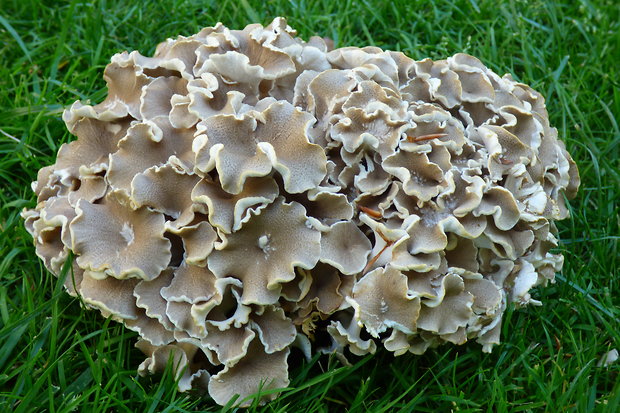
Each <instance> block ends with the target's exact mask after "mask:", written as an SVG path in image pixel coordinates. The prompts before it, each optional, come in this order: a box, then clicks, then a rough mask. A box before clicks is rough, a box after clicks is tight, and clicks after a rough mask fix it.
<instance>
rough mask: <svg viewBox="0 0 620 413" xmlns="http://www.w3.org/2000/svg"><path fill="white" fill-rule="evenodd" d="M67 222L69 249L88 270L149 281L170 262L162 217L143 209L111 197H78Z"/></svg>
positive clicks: (121, 277) (168, 244)
mask: <svg viewBox="0 0 620 413" xmlns="http://www.w3.org/2000/svg"><path fill="white" fill-rule="evenodd" d="M76 211H77V216H76V217H75V219H73V221H72V222H71V225H70V229H71V238H72V240H73V245H72V249H73V252H74V253H75V254H76V255H77V258H76V261H77V263H78V265H79V266H80V267H81V268H83V269H85V270H88V271H93V272H100V273H104V274H105V275H108V276H111V277H115V278H119V279H125V278H140V279H145V280H152V279H154V278H155V277H157V276H158V275H159V274H160V273H161V272H162V271H163V270H164V269H165V268H166V267H167V266H168V263H169V262H170V257H171V253H170V241H169V240H168V239H166V238H165V237H164V216H163V215H162V214H160V213H156V212H153V211H150V210H148V209H146V208H141V209H138V210H135V211H134V210H132V209H131V208H129V207H128V206H125V205H123V204H121V203H120V202H119V201H118V200H116V199H115V198H114V197H111V196H109V197H107V198H106V202H105V203H104V204H91V203H90V202H87V201H84V200H80V202H78V204H77V206H76Z"/></svg>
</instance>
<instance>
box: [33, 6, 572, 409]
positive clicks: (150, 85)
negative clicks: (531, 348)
mask: <svg viewBox="0 0 620 413" xmlns="http://www.w3.org/2000/svg"><path fill="white" fill-rule="evenodd" d="M295 34H296V33H295V31H294V30H293V29H291V28H290V27H289V26H287V24H286V22H285V20H284V19H282V18H277V19H275V20H274V21H273V22H272V23H271V24H270V25H269V26H267V27H263V26H261V25H257V24H253V25H249V26H247V27H246V28H245V29H244V30H229V29H228V28H226V27H224V26H223V25H222V24H219V23H218V24H217V25H216V26H215V27H211V28H206V29H203V30H202V31H200V32H199V33H198V34H196V35H193V36H190V37H179V38H177V39H176V40H171V39H169V40H167V41H166V42H164V43H162V44H160V45H159V46H158V47H157V49H156V52H155V55H154V57H145V56H142V55H140V54H139V53H138V52H131V53H127V52H123V53H119V54H117V55H115V56H114V57H113V58H112V62H111V63H110V64H109V65H108V67H107V68H106V70H105V72H104V78H105V80H106V82H107V85H108V90H109V94H108V97H107V98H106V99H105V100H104V101H103V102H102V103H100V104H98V105H94V106H91V105H87V104H84V103H81V102H79V101H78V102H76V103H74V104H73V105H72V106H71V107H70V108H69V109H67V110H66V111H65V113H64V115H63V119H64V120H65V122H66V124H67V127H68V129H69V130H70V131H71V133H72V134H74V135H76V136H77V139H76V140H75V141H73V142H71V143H68V144H65V145H63V146H62V147H61V148H60V150H59V152H58V158H57V161H56V163H55V164H54V165H52V166H48V167H45V168H43V169H41V171H39V174H38V177H37V181H36V182H34V183H33V189H34V191H35V192H36V194H37V202H38V204H37V206H36V208H35V209H32V210H26V211H24V212H23V216H24V218H25V220H26V227H27V229H28V231H29V232H30V233H31V234H32V236H33V237H34V241H35V247H36V253H37V255H38V256H39V257H41V259H42V260H43V261H44V263H45V265H46V266H47V268H49V270H50V271H52V272H53V273H54V274H57V275H58V274H60V272H61V269H62V264H63V262H64V261H65V260H66V259H67V257H68V256H69V252H70V251H71V252H72V253H73V254H74V255H75V261H74V263H73V266H72V269H71V274H70V275H69V276H68V278H67V281H65V286H66V288H67V291H68V292H69V293H70V294H73V295H75V294H81V296H82V297H83V298H84V301H85V302H86V303H87V304H88V305H90V306H92V307H94V308H97V309H99V310H100V311H101V312H102V313H103V314H104V315H105V316H111V317H113V318H114V319H115V320H118V321H120V322H122V323H124V324H125V325H126V326H127V327H128V328H130V329H132V330H135V331H137V332H138V333H139V334H140V336H141V341H140V342H139V343H138V347H139V348H140V349H141V350H142V351H143V352H144V353H145V354H147V356H148V359H147V360H146V361H145V362H144V363H142V364H141V365H140V367H139V371H140V373H141V374H143V373H149V372H150V373H152V372H157V371H161V370H162V369H163V368H164V367H165V366H166V363H167V360H168V359H169V357H173V361H174V364H175V368H176V372H177V375H178V378H179V380H180V381H179V388H180V389H181V390H188V389H190V388H191V387H204V388H206V389H208V391H209V393H210V394H211V396H212V397H213V399H214V400H215V401H216V402H217V403H219V404H225V403H227V402H228V400H229V399H230V398H231V397H233V396H234V395H235V394H239V395H240V397H241V398H240V399H239V401H240V403H241V405H242V406H247V405H248V404H249V403H250V401H248V399H246V397H247V396H249V395H251V394H252V393H254V392H256V391H257V390H259V388H261V389H263V390H270V389H277V388H282V387H286V386H287V385H288V383H289V378H288V364H287V357H288V355H289V352H290V350H291V348H293V347H298V348H301V349H302V351H303V352H304V353H305V354H306V355H307V356H308V355H310V354H311V352H324V353H327V352H336V353H337V354H338V355H339V356H340V357H341V358H344V357H345V356H346V355H347V354H348V353H351V354H355V355H362V354H366V353H372V352H374V351H375V350H376V349H377V347H378V346H381V345H383V347H385V348H386V349H387V350H389V351H392V352H394V354H396V355H400V354H403V353H406V352H411V353H414V354H421V353H422V352H424V351H425V350H426V349H427V348H429V347H435V346H437V345H440V344H442V343H446V342H450V343H454V344H462V343H464V342H466V341H468V340H477V341H478V342H479V343H481V344H482V346H483V351H490V350H491V347H492V346H493V345H495V344H497V343H498V342H499V334H500V323H501V319H502V314H503V311H504V309H505V308H506V305H507V304H508V303H510V302H514V303H516V305H517V306H522V305H526V304H529V303H533V304H539V302H538V301H536V300H535V299H533V298H532V296H531V295H530V291H531V289H532V288H533V287H535V286H538V285H544V284H546V283H547V282H549V281H553V277H554V274H555V272H556V271H559V270H560V269H561V267H562V263H563V259H562V256H561V255H558V254H553V253H552V252H550V251H551V249H552V248H553V247H556V246H557V244H558V241H557V238H556V236H555V233H556V230H555V226H554V224H553V221H554V220H558V219H563V218H565V217H567V215H568V210H567V208H566V203H565V199H564V197H565V196H566V197H568V198H571V197H573V196H574V195H575V193H576V191H577V188H578V186H579V176H578V173H577V169H576V167H575V164H574V162H573V161H572V159H571V157H570V156H569V154H568V153H567V152H566V150H565V148H564V144H563V143H562V142H561V141H559V140H558V138H557V131H556V129H554V128H552V127H551V126H550V125H549V120H548V116H547V111H546V109H545V103H544V99H543V97H542V96H541V95H540V94H539V93H538V92H536V91H534V90H532V89H531V88H530V87H528V86H527V85H524V84H521V83H518V82H515V81H514V80H513V79H512V78H511V77H510V75H505V76H503V77H499V76H498V75H497V74H495V73H494V72H492V71H491V70H489V69H488V68H487V67H485V66H484V65H483V64H482V63H481V62H480V61H479V60H477V59H476V58H474V57H472V56H468V55H465V54H457V55H455V56H453V57H450V58H448V59H446V60H441V61H431V60H430V59H424V60H422V61H414V60H412V59H410V58H408V57H406V56H405V55H403V54H402V53H397V52H390V51H383V50H381V49H378V48H376V47H365V48H361V49H360V48H356V47H345V48H340V49H335V50H329V47H328V46H327V44H326V42H325V41H324V40H323V39H321V38H319V37H313V38H311V39H310V40H309V41H308V42H304V41H302V40H301V39H300V38H298V37H295ZM366 333H367V334H366ZM261 397H262V398H261V402H265V401H268V400H271V399H273V398H274V397H276V393H275V392H270V393H269V394H268V395H263V396H261Z"/></svg>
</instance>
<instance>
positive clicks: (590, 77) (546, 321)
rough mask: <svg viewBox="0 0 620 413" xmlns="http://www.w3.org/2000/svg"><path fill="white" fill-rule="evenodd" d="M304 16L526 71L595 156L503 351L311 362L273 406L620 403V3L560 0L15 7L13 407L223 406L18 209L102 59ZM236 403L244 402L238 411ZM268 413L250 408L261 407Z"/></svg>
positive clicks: (3, 42) (1, 162) (11, 91)
mask: <svg viewBox="0 0 620 413" xmlns="http://www.w3.org/2000/svg"><path fill="white" fill-rule="evenodd" d="M278 15H282V16H287V17H288V18H289V23H290V25H291V26H293V27H295V28H297V29H298V31H299V33H300V35H301V36H303V37H304V38H308V37H310V36H311V35H314V34H319V35H321V36H329V37H331V38H332V39H334V40H335V42H336V45H337V46H345V45H355V46H363V45H375V46H379V47H382V48H387V49H392V50H401V51H403V52H405V53H406V54H408V55H409V56H411V57H413V58H423V57H431V58H445V57H447V56H449V55H452V54H454V53H456V52H461V51H463V52H467V53H470V54H473V55H475V56H477V57H479V58H480V59H481V60H482V61H483V62H484V63H486V64H487V65H488V66H489V67H491V68H492V69H493V70H495V71H496V72H498V73H500V74H503V73H506V72H510V73H512V74H513V75H514V77H515V78H516V79H518V80H520V81H523V82H525V83H528V84H530V85H532V86H533V87H534V88H535V89H537V90H539V91H541V92H542V93H543V94H544V95H545V97H546V98H547V107H548V110H549V114H550V117H551V121H552V124H553V125H555V126H557V128H558V130H559V132H560V135H561V136H562V137H563V139H564V140H565V141H566V142H567V146H568V148H569V151H570V153H571V154H572V155H573V157H574V158H575V160H576V162H577V163H578V165H579V169H580V172H581V176H582V180H583V183H582V187H581V190H580V192H579V195H578V198H577V199H576V200H574V201H573V202H572V204H571V206H572V220H567V221H564V222H560V223H559V224H558V227H559V231H560V237H561V240H562V243H561V247H560V248H561V250H562V252H563V253H564V254H565V257H566V263H565V267H564V272H563V273H562V274H559V275H558V277H557V283H556V284H554V285H552V286H550V287H549V288H545V289H540V290H539V291H537V292H536V297H537V298H538V299H541V300H542V301H543V303H544V305H543V306H542V307H530V308H526V309H522V310H519V311H513V309H512V308H509V310H508V312H507V314H506V317H505V319H504V324H503V331H502V340H503V343H502V344H501V345H499V346H497V347H496V348H495V349H494V351H493V353H492V354H490V355H488V354H483V353H482V352H481V348H480V346H478V345H476V344H467V345H465V346H462V347H440V348H438V349H437V350H434V351H429V352H428V353H427V354H425V355H424V356H413V355H406V356H402V357H400V358H397V359H394V358H393V357H392V356H391V354H389V353H387V352H379V353H378V354H377V355H376V356H374V357H370V358H363V359H360V360H357V363H356V364H354V365H353V366H352V367H343V366H341V365H339V364H338V363H337V362H336V361H335V360H329V359H328V358H321V359H318V360H317V359H315V360H313V362H311V363H296V365H295V367H294V368H293V372H292V374H291V377H292V378H293V380H292V383H291V386H290V390H287V391H285V392H284V393H283V395H282V397H280V398H279V399H278V400H277V401H276V402H274V403H271V404H270V405H268V406H266V407H264V408H262V409H264V410H265V411H289V412H297V411H308V412H322V411H342V410H345V409H348V410H350V411H359V412H364V411H377V412H379V411H398V410H403V411H439V412H444V411H461V412H464V411H485V412H518V411H536V412H538V411H549V412H563V411H576V412H587V411H610V412H616V411H620V380H619V376H618V373H619V371H620V362H617V363H615V364H612V365H611V366H609V367H599V366H597V363H598V361H599V360H600V358H601V357H602V356H603V355H604V354H605V353H606V352H607V351H609V350H611V349H613V348H620V323H619V322H618V318H619V315H620V293H619V292H618V289H619V288H620V273H619V266H620V264H619V259H618V256H619V254H620V248H619V239H620V217H619V205H620V129H619V126H618V119H620V65H619V57H620V34H619V33H620V23H619V22H620V7H618V4H617V1H616V0H597V1H590V0H581V1H575V2H572V1H570V2H569V1H566V2H565V4H562V3H554V2H547V1H509V2H499V1H498V0H490V1H487V0H470V1H462V2H459V1H454V2H452V1H440V0H433V1H428V2H427V1H407V2H405V1H400V2H389V1H370V0H367V1H353V0H342V1H335V0H320V1H310V0H305V1H304V0H290V1H284V0H276V1H266V2H264V1H254V0H224V1H209V0H207V1H205V0H202V1H181V0H173V1H164V0H150V1H145V2H129V1H93V2H92V4H91V2H90V1H80V2H78V1H72V2H65V1H60V0H58V1H51V0H50V1H37V0H1V1H0V182H1V184H0V229H1V231H2V236H1V238H0V411H2V412H8V411H14V412H34V411H51V412H64V411H80V412H81V411H119V412H123V411H127V412H134V411H136V412H156V411H197V410H202V411H219V410H220V408H219V407H217V406H215V405H214V404H213V402H212V401H211V400H210V399H208V398H203V399H200V398H196V397H191V396H190V395H187V394H181V393H177V391H176V388H175V385H174V380H173V378H172V375H171V374H166V375H164V377H163V378H161V379H160V378H158V377H155V378H153V377H150V378H139V377H138V376H137V374H136V367H137V365H138V364H139V362H140V361H141V360H142V355H141V353H140V352H139V351H138V350H136V349H134V348H133V342H134V341H135V338H136V334H135V333H133V332H130V331H128V330H125V329H124V328H122V327H121V326H120V325H118V324H116V323H114V322H108V321H106V320H105V319H103V318H102V317H101V316H100V315H99V314H98V313H96V312H93V311H84V308H83V306H82V305H81V304H80V302H79V300H77V299H73V298H71V297H69V296H68V295H67V294H65V293H64V292H63V291H62V288H61V284H60V283H59V281H58V280H57V279H56V278H54V277H53V276H52V275H50V274H49V273H48V272H47V271H46V270H45V269H44V267H43V266H42V264H41V263H40V262H39V260H38V259H37V257H36V256H35V254H34V248H33V247H32V240H31V238H30V236H29V235H28V234H27V233H26V231H25V229H24V227H23V224H22V221H21V219H20V217H19V212H20V210H21V209H22V208H23V207H32V206H34V198H33V194H32V192H31V190H30V182H31V181H33V180H34V179H35V177H36V172H37V170H38V169H39V168H40V167H42V166H45V165H48V164H50V163H52V162H53V160H54V157H55V154H56V151H57V150H58V147H59V146H60V145H61V143H63V142H65V141H67V140H69V139H70V135H69V133H68V132H67V131H66V130H65V127H64V124H63V122H62V121H61V118H60V116H61V112H62V108H63V107H64V106H66V105H68V104H70V103H72V102H73V101H74V100H76V99H91V100H92V101H94V102H97V101H100V100H102V98H103V97H104V96H105V95H106V90H105V83H104V81H103V79H102V72H103V68H104V66H105V65H106V63H107V61H108V59H109V58H110V56H111V55H112V54H114V53H116V52H118V51H122V50H133V49H137V50H140V51H141V52H142V53H143V54H147V53H152V52H153V50H154V48H155V45H156V44H157V43H158V42H159V41H162V40H164V39H165V38H166V37H170V36H175V35H177V34H184V35H189V34H192V33H194V32H196V31H198V29H199V28H201V27H204V26H209V25H213V24H214V23H216V22H217V21H222V22H223V23H224V24H226V25H228V26H230V27H235V28H242V27H243V26H245V25H246V24H248V23H251V22H256V21H258V22H262V23H267V22H269V21H270V20H271V19H272V18H273V17H275V16H278ZM225 410H226V409H225ZM228 410H230V409H228ZM254 410H261V409H260V408H256V409H254V408H251V409H250V411H254Z"/></svg>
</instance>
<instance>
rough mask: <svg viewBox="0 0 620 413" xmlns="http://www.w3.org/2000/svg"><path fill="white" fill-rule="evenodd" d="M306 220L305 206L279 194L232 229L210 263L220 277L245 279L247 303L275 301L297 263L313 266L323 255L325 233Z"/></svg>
mask: <svg viewBox="0 0 620 413" xmlns="http://www.w3.org/2000/svg"><path fill="white" fill-rule="evenodd" d="M306 221H307V216H306V211H305V208H303V206H301V205H300V204H298V203H297V202H292V203H290V204H287V203H285V202H284V199H283V198H282V197H279V198H278V199H276V200H275V201H274V202H273V203H272V204H270V205H269V206H268V207H267V208H265V209H262V210H260V211H258V214H257V215H254V216H252V218H250V219H249V220H248V221H247V222H245V223H244V224H243V225H242V226H241V229H240V230H239V231H237V232H234V233H232V234H230V235H227V236H226V241H225V245H224V246H223V247H222V248H221V249H219V250H215V251H213V252H212V253H211V255H210V256H209V258H208V261H207V265H208V266H209V269H210V270H211V271H213V273H214V274H215V275H216V276H217V277H218V278H223V277H226V276H233V277H235V278H238V279H240V280H241V281H242V282H243V296H242V301H243V303H245V304H249V303H253V304H263V305H264V304H274V303H275V302H276V301H277V300H278V297H279V293H280V289H281V284H283V283H286V282H289V281H291V280H293V278H294V277H295V267H300V268H305V269H310V268H312V267H314V265H315V264H316V263H317V261H318V260H319V255H320V251H321V245H320V240H321V234H320V232H319V231H317V230H315V229H312V228H310V227H309V226H308V225H306Z"/></svg>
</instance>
